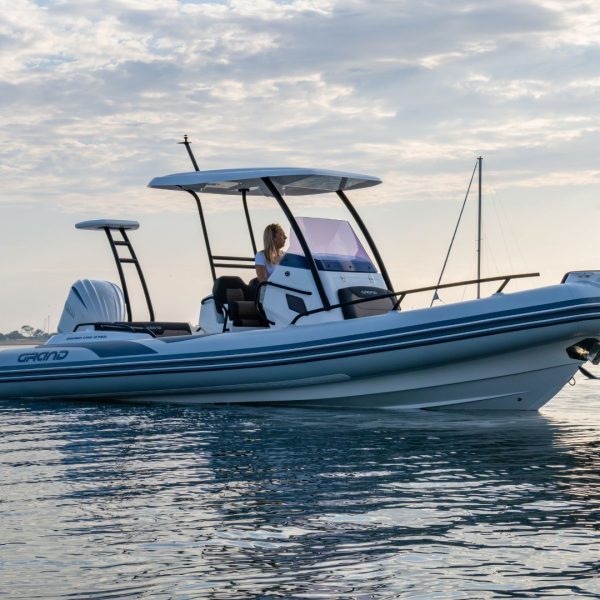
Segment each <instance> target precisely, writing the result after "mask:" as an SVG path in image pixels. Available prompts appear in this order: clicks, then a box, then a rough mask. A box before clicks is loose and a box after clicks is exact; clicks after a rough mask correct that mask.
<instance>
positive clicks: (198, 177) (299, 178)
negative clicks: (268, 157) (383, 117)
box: [148, 168, 381, 196]
mask: <svg viewBox="0 0 600 600" xmlns="http://www.w3.org/2000/svg"><path fill="white" fill-rule="evenodd" d="M264 177H269V178H270V179H271V181H272V182H273V183H274V184H275V186H276V187H277V189H278V190H279V191H280V192H281V194H283V195H285V194H287V195H292V196H305V195H309V194H324V193H326V192H337V191H338V190H341V191H346V190H358V189H360V188H366V187H370V186H373V185H378V184H379V183H381V179H379V178H378V177H372V176H370V175H358V174H356V173H346V172H344V171H328V170H325V169H298V168H269V169H267V168H261V169H220V170H214V171H192V172H191V173H175V174H174V175H165V176H164V177H155V178H154V179H153V180H152V181H151V182H150V183H149V184H148V187H151V188H158V189H163V190H193V191H196V192H206V193H209V194H236V195H237V194H239V193H240V190H242V189H245V190H248V191H247V193H248V194H249V195H252V196H270V195H271V194H270V192H269V190H268V188H267V187H266V186H265V184H264V182H263V181H262V178H264Z"/></svg>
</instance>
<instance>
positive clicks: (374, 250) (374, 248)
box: [336, 190, 394, 291]
mask: <svg viewBox="0 0 600 600" xmlns="http://www.w3.org/2000/svg"><path fill="white" fill-rule="evenodd" d="M336 194H337V195H338V196H339V197H340V198H341V200H342V202H343V203H344V205H345V206H346V208H347V209H348V212H349V213H350V214H351V215H352V217H353V218H354V220H355V221H356V224H357V225H358V226H359V227H360V230H361V232H362V234H363V236H364V237H365V239H366V240H367V243H368V244H369V248H371V252H372V253H373V256H374V257H375V260H376V261H377V266H378V267H379V272H380V273H381V276H382V277H383V281H385V285H386V287H387V289H388V290H390V291H391V290H393V289H394V286H393V285H392V280H391V279H390V276H389V275H388V272H387V269H386V268H385V265H384V263H383V259H382V258H381V255H380V254H379V250H377V246H376V245H375V242H374V241H373V238H372V237H371V234H370V233H369V230H368V229H367V227H366V226H365V224H364V223H363V220H362V219H361V218H360V215H359V214H358V212H357V211H356V209H355V208H354V205H353V204H352V203H351V202H350V199H349V198H348V196H346V194H344V192H342V190H338V191H337V192H336Z"/></svg>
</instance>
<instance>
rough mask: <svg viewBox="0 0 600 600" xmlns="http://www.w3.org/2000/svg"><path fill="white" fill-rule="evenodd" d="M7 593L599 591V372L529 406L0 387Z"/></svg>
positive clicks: (511, 594) (506, 594)
mask: <svg viewBox="0 0 600 600" xmlns="http://www.w3.org/2000/svg"><path fill="white" fill-rule="evenodd" d="M0 427H1V436H0V502H1V505H0V510H1V513H0V519H1V521H0V532H1V535H0V552H1V554H0V590H1V597H2V598H3V599H4V598H27V599H30V598H68V599H80V598H94V599H96V598H152V599H158V598H161V599H162V598H164V599H167V598H177V599H183V598H227V599H229V598H281V597H286V598H361V599H362V598H394V597H402V598H465V599H466V598H468V599H474V598H548V597H562V598H574V597H581V598H598V597H600V573H599V570H600V566H599V565H600V382H585V381H579V382H578V384H577V385H576V386H575V387H573V388H571V387H567V389H566V390H565V391H564V392H563V393H562V394H561V396H560V397H558V398H556V399H555V400H554V401H553V402H552V403H551V404H549V405H548V406H547V407H546V408H545V409H544V410H543V411H542V412H541V413H539V414H511V415H505V414H504V415H503V414H489V413H488V414H478V415H469V414H460V413H452V412H446V413H444V412H405V413H390V412H382V411H352V412H343V411H331V410H319V409H310V410H303V409H293V408H275V409H274V408H260V407H258V408H244V407H226V408H202V409H194V408H182V407H172V406H167V407H155V406H126V405H119V404H100V403H96V404H94V403H85V404H74V403H59V402H54V403H42V404H35V403H22V402H0Z"/></svg>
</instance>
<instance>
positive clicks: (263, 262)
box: [254, 250, 278, 277]
mask: <svg viewBox="0 0 600 600" xmlns="http://www.w3.org/2000/svg"><path fill="white" fill-rule="evenodd" d="M254 263H255V264H256V265H260V266H261V267H264V268H265V269H266V270H267V277H271V275H272V274H273V271H274V270H275V267H276V266H277V264H278V263H275V264H273V263H270V262H269V261H268V260H267V257H266V256H265V253H264V251H263V250H261V251H260V252H257V253H256V258H255V259H254Z"/></svg>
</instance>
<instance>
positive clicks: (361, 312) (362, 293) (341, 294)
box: [338, 285, 394, 319]
mask: <svg viewBox="0 0 600 600" xmlns="http://www.w3.org/2000/svg"><path fill="white" fill-rule="evenodd" d="M389 293H390V292H389V290H386V289H383V288H377V287H370V286H367V285H357V286H354V287H347V288H342V289H341V290H338V298H339V299H340V304H343V303H344V302H351V301H353V300H363V299H365V298H372V297H373V296H378V295H381V294H389ZM393 308H394V299H393V298H389V297H388V298H376V299H375V300H371V301H370V302H360V303H358V304H347V305H346V306H342V313H343V315H344V319H357V318H358V317H371V316H373V315H383V314H385V313H387V312H389V311H390V310H392V309H393Z"/></svg>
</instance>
